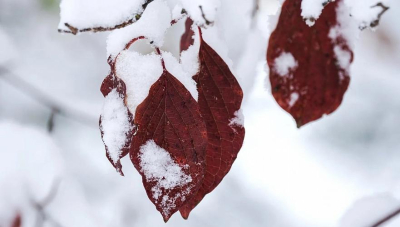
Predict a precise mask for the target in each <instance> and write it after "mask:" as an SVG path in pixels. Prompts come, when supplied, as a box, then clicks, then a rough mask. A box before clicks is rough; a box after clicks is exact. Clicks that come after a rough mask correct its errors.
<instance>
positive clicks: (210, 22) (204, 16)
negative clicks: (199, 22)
mask: <svg viewBox="0 0 400 227" xmlns="http://www.w3.org/2000/svg"><path fill="white" fill-rule="evenodd" d="M199 8H200V11H201V17H203V19H204V21H205V22H206V25H213V24H214V22H213V21H209V20H207V18H206V15H205V14H204V11H203V6H199Z"/></svg>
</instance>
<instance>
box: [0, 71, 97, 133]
mask: <svg viewBox="0 0 400 227" xmlns="http://www.w3.org/2000/svg"><path fill="white" fill-rule="evenodd" d="M0 79H3V80H4V81H5V82H7V83H8V84H9V85H11V86H13V87H15V88H17V89H18V90H20V91H21V92H23V93H26V94H28V95H29V97H32V98H33V99H35V100H36V101H38V102H39V103H41V104H43V105H44V106H46V107H48V108H49V109H51V110H52V111H53V114H60V115H62V116H64V117H67V118H70V119H73V120H75V121H76V122H79V123H81V124H84V125H87V126H90V127H96V122H97V119H94V118H92V117H91V116H89V115H87V114H85V113H83V112H80V111H78V110H73V111H72V110H68V109H67V108H65V107H63V106H62V105H60V104H59V103H57V101H55V100H53V99H51V98H49V96H48V95H46V94H45V93H43V92H42V91H41V90H39V89H37V88H36V87H34V86H33V85H31V84H29V83H28V82H26V81H24V80H23V79H21V77H19V76H17V75H16V74H14V73H12V72H11V71H10V70H8V69H6V68H4V67H1V66H0ZM50 118H53V119H49V121H54V116H53V117H51V116H50ZM49 124H50V123H48V129H49V127H50V126H49ZM51 124H53V125H54V122H52V123H51Z"/></svg>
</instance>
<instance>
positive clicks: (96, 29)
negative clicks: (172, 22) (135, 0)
mask: <svg viewBox="0 0 400 227" xmlns="http://www.w3.org/2000/svg"><path fill="white" fill-rule="evenodd" d="M152 1H154V0H147V1H146V2H145V3H144V4H143V5H142V8H143V10H142V12H140V13H138V14H135V15H134V16H133V18H131V19H129V20H127V21H125V22H122V23H121V24H117V25H115V26H111V27H93V28H82V29H78V28H77V27H75V26H73V25H71V24H69V23H65V24H64V25H65V27H67V28H68V29H69V30H63V29H58V32H61V33H70V34H73V35H76V34H78V33H80V32H105V31H112V30H115V29H120V28H124V27H126V26H128V25H131V24H133V23H135V22H136V21H138V20H139V19H140V18H141V17H142V14H143V13H144V11H145V9H146V8H147V6H148V5H149V4H150V3H151V2H152Z"/></svg>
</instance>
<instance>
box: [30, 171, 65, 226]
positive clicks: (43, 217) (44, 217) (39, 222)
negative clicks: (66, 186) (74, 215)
mask: <svg viewBox="0 0 400 227" xmlns="http://www.w3.org/2000/svg"><path fill="white" fill-rule="evenodd" d="M60 183H61V179H56V180H54V182H53V184H52V187H51V188H50V192H49V193H48V194H47V196H46V197H45V198H44V199H43V200H42V201H41V202H36V201H34V200H33V199H31V203H32V205H33V207H35V209H36V211H37V213H38V217H37V219H36V224H35V226H36V227H41V226H43V223H44V222H45V221H49V222H51V223H52V224H53V225H54V226H56V227H62V225H61V224H59V223H58V222H57V221H56V220H55V219H54V218H53V217H52V216H51V215H49V214H47V213H46V212H45V208H46V206H48V205H49V204H50V203H51V202H52V201H53V200H54V198H55V197H56V195H57V192H58V188H59V186H60Z"/></svg>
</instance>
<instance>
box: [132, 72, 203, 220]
mask: <svg viewBox="0 0 400 227" xmlns="http://www.w3.org/2000/svg"><path fill="white" fill-rule="evenodd" d="M135 122H136V124H137V125H138V132H137V134H136V135H135V136H134V138H133V145H132V147H131V150H130V156H131V160H132V162H133V164H134V166H135V167H136V169H137V170H138V171H139V172H140V174H141V175H142V179H143V184H144V187H145V189H146V192H147V195H148V197H149V198H150V200H151V201H152V202H153V203H154V204H155V206H156V208H157V210H158V211H159V212H160V213H161V214H162V216H163V218H164V221H165V222H166V221H168V219H169V218H170V217H171V216H172V215H173V214H174V213H175V212H176V211H177V210H178V209H179V208H180V207H181V206H182V205H183V204H184V203H185V202H186V201H187V200H188V199H190V198H191V197H192V196H193V195H194V193H196V192H197V191H198V189H199V187H200V185H201V183H202V180H203V174H204V152H205V148H206V146H207V132H206V126H205V124H204V122H203V120H202V118H201V115H200V111H199V106H198V104H197V103H196V101H195V100H194V99H193V97H192V96H191V95H190V93H189V91H188V90H187V89H186V88H185V87H184V86H183V85H182V84H181V83H180V82H179V81H178V80H177V79H176V78H175V77H174V76H172V75H171V74H170V73H169V72H168V71H166V70H165V69H164V72H163V74H162V75H161V77H160V78H159V79H158V81H156V82H155V83H154V84H153V85H152V87H151V88H150V91H149V95H148V97H147V98H146V99H145V100H144V101H143V102H142V103H141V104H140V105H139V106H138V107H137V109H136V113H135ZM146 147H150V148H149V149H146ZM152 152H153V153H154V154H153V153H152ZM160 159H161V160H160ZM174 171H175V173H174ZM170 175H172V177H171V176H170ZM177 176H178V177H177Z"/></svg>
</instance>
